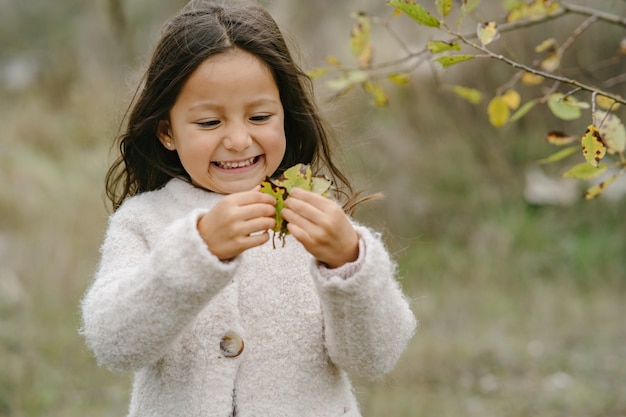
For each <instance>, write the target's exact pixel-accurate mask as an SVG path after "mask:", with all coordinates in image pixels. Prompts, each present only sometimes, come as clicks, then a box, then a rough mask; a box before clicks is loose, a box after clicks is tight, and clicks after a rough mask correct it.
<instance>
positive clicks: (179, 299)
mask: <svg viewBox="0 0 626 417" xmlns="http://www.w3.org/2000/svg"><path fill="white" fill-rule="evenodd" d="M123 209H124V207H122V208H120V210H118V212H116V213H115V214H114V215H113V216H112V217H111V219H110V221H109V226H108V229H107V234H106V236H105V239H104V242H103V245H102V247H101V259H100V264H99V266H98V269H97V271H96V274H95V280H94V282H93V283H92V286H91V288H89V290H88V291H87V293H86V294H85V296H84V298H83V300H82V304H81V308H82V318H83V323H82V328H81V333H82V334H83V336H84V337H85V339H86V343H87V345H88V346H89V348H90V349H91V350H92V351H93V352H94V355H95V357H96V359H97V360H98V362H99V363H100V364H104V365H107V366H108V367H109V368H111V369H113V370H137V369H140V368H142V367H144V366H146V365H147V364H148V363H151V362H153V361H155V360H157V359H158V358H160V357H161V356H162V354H163V352H164V351H165V350H166V349H167V347H168V346H169V344H170V343H171V342H172V341H173V340H174V339H175V338H176V337H177V336H178V334H180V333H181V332H182V330H183V329H184V328H185V326H186V325H188V324H189V323H190V322H191V321H192V320H193V318H194V317H195V316H196V315H197V314H198V312H199V311H200V310H201V309H202V307H203V306H204V305H206V303H207V302H208V301H209V300H210V299H211V297H213V296H214V295H215V294H216V293H218V292H219V291H220V290H221V289H222V288H223V287H225V286H226V285H227V284H228V283H229V282H230V280H231V279H232V276H233V275H234V272H235V269H236V268H237V266H238V260H233V261H231V262H230V263H223V262H220V261H219V259H217V258H216V257H215V256H214V255H212V254H211V253H210V252H209V251H208V249H207V247H206V245H205V244H204V241H203V240H202V239H201V237H200V235H199V234H198V232H197V229H196V224H197V221H198V218H199V216H200V215H202V213H203V211H202V210H196V211H195V212H192V213H190V214H189V215H187V216H186V217H184V218H180V219H178V220H176V221H174V222H173V223H171V224H170V225H169V226H167V227H165V228H164V230H163V231H162V232H160V233H158V234H157V235H156V236H157V237H156V238H150V239H149V238H147V237H146V235H147V233H146V229H147V228H148V224H149V223H147V221H142V219H143V218H142V216H141V215H140V214H138V213H136V212H132V210H125V211H124V210H123Z"/></svg>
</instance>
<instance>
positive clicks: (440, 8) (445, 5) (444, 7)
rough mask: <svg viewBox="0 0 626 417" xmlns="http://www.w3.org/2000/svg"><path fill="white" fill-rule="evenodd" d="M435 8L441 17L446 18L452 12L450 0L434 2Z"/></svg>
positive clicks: (436, 0)
mask: <svg viewBox="0 0 626 417" xmlns="http://www.w3.org/2000/svg"><path fill="white" fill-rule="evenodd" d="M435 7H436V8H437V12H438V13H439V14H440V15H441V16H443V17H446V16H447V15H449V14H450V12H451V11H452V0H435Z"/></svg>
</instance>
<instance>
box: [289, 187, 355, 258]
mask: <svg viewBox="0 0 626 417" xmlns="http://www.w3.org/2000/svg"><path fill="white" fill-rule="evenodd" d="M281 214H282V216H283V218H284V219H285V220H287V221H288V222H289V223H288V224H287V229H289V232H290V233H291V234H292V235H293V236H294V237H295V238H296V239H297V240H298V241H299V242H300V243H302V244H303V245H304V247H305V248H306V250H307V251H309V253H311V255H313V256H314V257H315V258H316V259H317V260H318V261H319V262H323V263H325V264H326V265H328V266H329V267H330V268H337V267H339V266H341V265H343V264H345V263H347V262H352V261H355V260H356V259H357V258H358V256H359V237H358V235H357V233H356V231H355V230H354V228H353V227H352V224H351V223H350V221H349V220H348V217H347V216H346V214H345V213H344V212H343V210H342V208H341V207H340V206H339V205H338V204H337V203H335V202H334V201H332V200H330V199H328V198H325V197H322V196H320V195H317V194H315V193H312V192H309V191H305V190H302V189H300V188H294V189H292V190H291V192H290V193H289V198H287V200H285V208H284V209H283V210H282V211H281Z"/></svg>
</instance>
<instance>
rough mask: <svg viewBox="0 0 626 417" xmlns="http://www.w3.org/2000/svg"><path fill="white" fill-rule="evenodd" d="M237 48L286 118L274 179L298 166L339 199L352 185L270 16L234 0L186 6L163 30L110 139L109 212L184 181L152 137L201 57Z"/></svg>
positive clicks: (173, 159)
mask: <svg viewBox="0 0 626 417" xmlns="http://www.w3.org/2000/svg"><path fill="white" fill-rule="evenodd" d="M232 48H239V49H242V50H245V51H247V52H250V53H252V54H254V55H256V56H257V57H259V58H260V59H261V60H263V61H264V62H265V63H266V64H267V65H268V66H269V67H270V68H271V70H272V72H273V75H274V79H275V81H276V84H277V86H278V90H279V93H280V98H281V101H282V104H283V108H284V113H285V135H286V138H287V146H286V152H285V156H284V158H283V160H282V162H281V164H280V166H279V168H278V170H277V172H276V173H274V175H279V174H280V173H282V172H283V171H284V170H285V169H287V168H289V167H290V166H293V165H295V164H297V163H305V164H311V165H312V168H313V170H314V171H315V172H318V171H321V170H324V171H326V173H327V174H328V175H330V176H331V177H332V179H333V181H334V182H335V184H336V186H337V188H338V189H340V190H341V189H343V190H345V191H344V195H350V194H351V193H352V186H351V184H350V182H349V180H348V179H347V178H346V176H345V175H344V174H343V173H342V171H341V170H340V169H339V168H338V167H337V166H336V165H335V164H334V163H333V161H332V158H331V154H332V149H331V145H330V134H329V129H328V127H327V125H326V123H325V122H324V121H323V120H322V118H321V117H320V115H319V111H318V109H317V107H316V104H315V102H314V99H313V90H312V84H311V80H310V79H309V77H308V76H307V75H306V74H305V73H304V72H303V71H302V70H301V69H300V68H299V66H298V65H297V64H296V63H295V62H294V60H293V59H292V57H291V54H290V52H289V49H288V47H287V45H286V43H285V40H284V38H283V36H282V34H281V32H280V29H279V28H278V26H277V24H276V22H275V21H274V19H273V18H272V17H271V16H270V15H269V13H268V12H267V11H266V10H264V9H263V8H262V7H261V6H259V5H257V4H253V3H239V2H235V1H233V0H228V1H222V2H216V1H192V2H191V3H189V4H188V5H187V6H186V7H185V8H184V9H183V10H182V11H181V13H180V14H178V15H177V16H176V17H174V18H173V19H172V20H171V21H170V22H169V23H168V24H167V25H166V26H165V27H164V29H163V33H162V36H161V39H160V41H159V42H158V44H157V46H156V49H155V50H154V53H153V55H152V58H151V61H150V63H149V66H148V69H147V71H146V73H145V75H144V77H143V82H142V85H140V87H139V88H138V90H137V92H136V95H135V96H136V97H135V99H134V100H133V103H131V106H130V107H129V111H128V113H127V123H126V129H125V131H124V132H123V133H121V134H120V135H119V136H118V137H117V143H118V144H119V151H120V156H119V157H118V158H117V159H116V160H115V161H114V162H113V164H112V165H111V167H110V168H109V170H108V172H107V175H106V193H107V197H108V198H109V200H110V201H111V203H112V205H113V210H116V209H117V208H118V207H119V206H120V205H121V204H122V202H123V201H124V200H125V199H126V198H128V197H131V196H133V195H135V194H138V193H141V192H145V191H151V190H156V189H158V188H160V187H162V186H163V185H165V183H166V182H168V181H169V180H170V179H171V178H180V179H183V180H185V181H189V176H188V174H187V173H186V172H185V170H184V168H183V166H182V164H181V162H180V160H179V158H178V154H177V153H176V152H171V151H168V150H166V149H165V148H164V147H163V146H162V145H161V143H160V142H159V140H158V139H157V127H158V124H159V121H161V120H167V119H168V118H169V112H170V109H171V108H172V106H173V105H174V102H175V101H176V98H177V96H178V94H179V92H180V91H181V89H182V87H183V84H184V83H185V81H186V80H187V79H188V78H189V76H190V75H191V74H192V73H193V72H194V70H195V69H196V68H197V67H198V66H199V65H200V64H201V63H202V62H203V61H205V60H206V59H207V58H209V57H211V56H213V55H215V54H219V53H222V52H224V51H227V50H229V49H232Z"/></svg>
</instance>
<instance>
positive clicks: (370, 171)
mask: <svg viewBox="0 0 626 417" xmlns="http://www.w3.org/2000/svg"><path fill="white" fill-rule="evenodd" d="M577 3H578V4H580V3H581V2H577ZM183 4H184V2H183V1H180V0H179V1H169V2H153V1H148V0H127V1H125V2H119V3H117V2H113V1H109V2H107V1H105V0H101V1H98V2H82V1H79V0H57V1H54V2H49V1H45V0H28V1H21V0H0V45H1V47H0V97H1V100H0V120H1V124H0V126H1V127H2V132H1V133H0V135H1V144H2V150H1V151H0V178H1V179H2V186H0V416H11V417H26V416H33V417H34V416H47V417H55V416H59V417H61V416H63V417H73V416H76V417H78V416H81V417H82V416H87V415H88V416H91V417H100V416H102V417H104V416H124V415H125V413H126V408H127V402H128V394H129V389H130V381H131V375H130V374H124V373H122V374H114V373H111V372H109V371H108V370H106V369H103V368H99V367H98V366H97V365H96V363H95V361H94V360H93V358H92V357H91V355H90V353H89V352H88V351H87V350H86V348H85V346H84V344H83V341H82V339H81V338H80V337H79V335H78V332H77V329H78V327H79V326H80V316H79V302H80V298H81V297H82V294H83V293H84V291H85V290H86V289H87V288H88V286H89V285H90V282H91V279H92V274H93V271H94V269H95V266H96V263H97V260H98V247H99V245H100V243H101V240H102V237H103V234H104V229H105V225H106V219H107V216H108V211H107V206H106V205H105V199H104V194H103V178H104V173H105V170H106V169H107V166H108V164H109V163H110V162H111V161H112V158H113V156H114V154H113V153H112V152H111V143H112V140H113V138H114V136H115V135H116V133H117V130H118V127H119V124H120V122H121V120H122V117H123V114H124V111H125V110H126V108H127V105H128V103H129V100H130V98H131V96H132V93H133V91H134V88H135V86H136V84H137V81H138V79H139V77H140V75H141V72H142V70H143V68H144V65H145V63H146V61H147V59H148V58H149V56H150V53H151V49H152V47H153V45H154V42H155V41H156V39H157V38H158V35H159V31H160V28H161V26H162V25H163V23H164V22H165V20H166V19H168V18H169V17H171V16H172V15H173V14H174V13H175V12H176V11H178V10H179V8H180V7H182V6H183ZM264 4H265V5H266V6H267V7H268V8H269V9H270V11H271V12H272V13H273V15H274V16H275V17H276V19H277V21H278V22H279V24H280V26H281V27H282V28H283V29H284V30H285V32H287V33H288V35H289V37H290V39H292V40H293V42H294V43H296V44H298V45H299V54H298V56H299V59H300V61H301V62H302V65H303V66H304V67H305V68H313V67H317V66H320V65H323V64H324V62H323V61H324V57H325V56H326V55H328V54H333V55H335V56H337V57H339V58H341V59H342V60H345V61H346V62H349V60H350V56H349V47H348V39H349V33H350V27H351V25H352V20H351V19H350V13H351V12H352V11H356V10H364V11H367V12H368V13H370V14H372V15H379V16H389V14H390V12H391V10H389V8H388V7H387V6H386V5H385V2H384V1H382V0H376V1H375V0H359V1H356V0H350V1H342V2H334V1H331V0H320V1H315V2H305V1H289V0H273V1H265V2H264ZM495 4H496V2H495V1H494V5H495ZM497 4H499V2H498V3H497ZM583 4H587V5H591V6H593V7H596V8H601V9H603V10H607V11H610V12H611V13H613V14H616V15H618V16H624V15H626V3H625V2H624V1H618V0H602V1H599V2H598V1H595V2H592V1H588V2H586V3H584V2H583ZM116 5H118V6H121V7H116ZM491 10H492V11H491V12H492V13H494V14H496V12H495V10H497V9H496V8H495V7H494V8H493V9H491ZM495 17H497V16H495ZM583 19H584V17H583V16H572V17H568V18H566V19H563V20H560V21H559V23H558V30H557V29H555V27H556V26H549V25H543V26H539V27H533V28H530V29H524V30H523V31H521V32H519V33H518V35H516V36H513V37H510V38H509V39H508V41H509V42H511V43H510V45H511V49H512V50H513V51H515V53H516V54H518V58H519V59H523V58H524V56H523V53H524V52H523V51H524V50H532V47H533V46H534V45H535V44H537V43H538V42H539V41H540V40H542V39H544V38H546V37H548V36H550V34H552V36H557V37H559V40H560V41H561V42H563V41H564V40H565V39H566V38H567V36H568V33H569V32H571V30H573V28H575V27H576V26H577V25H578V24H580V22H581V21H582V20H583ZM397 25H398V29H397V30H398V33H400V34H402V36H404V37H405V39H406V40H407V43H409V44H411V45H412V44H416V45H419V44H423V42H424V41H425V40H426V38H427V37H428V36H431V35H429V34H427V33H425V32H424V30H422V29H419V28H418V27H417V26H416V25H415V24H414V23H412V22H410V21H409V19H408V18H406V17H400V18H398V19H397ZM555 30H556V32H555ZM374 36H375V45H374V47H375V54H376V55H375V56H376V59H385V58H388V57H393V56H394V54H397V53H398V51H399V49H398V45H397V44H396V43H395V42H394V41H393V39H390V37H389V35H388V34H386V33H384V32H381V31H378V32H377V31H375V32H374ZM624 36H626V31H625V30H624V28H623V27H619V26H615V25H608V24H597V25H595V26H594V27H593V28H592V29H590V30H589V31H588V32H586V33H585V34H584V35H583V36H581V37H580V38H579V39H578V40H577V43H576V47H575V48H574V49H573V50H572V51H571V55H570V56H572V57H573V58H572V62H571V65H573V66H576V65H581V66H583V67H586V68H592V65H591V64H592V63H594V62H601V61H602V62H603V61H604V60H606V59H607V58H608V57H611V56H614V55H615V54H616V48H617V46H618V45H619V41H620V40H621V39H622V38H623V37H624ZM616 45H617V46H616ZM524 48H526V49H524ZM519 54H522V55H521V56H519ZM396 56H399V55H396ZM611 68H612V69H610V71H613V73H614V74H615V75H617V74H620V73H622V74H623V73H626V61H625V60H624V58H623V56H622V58H621V60H618V61H616V62H614V65H613V66H612V67H611ZM511 74H512V73H511V71H510V69H509V68H507V67H506V66H504V65H502V64H499V63H496V62H493V61H486V60H485V61H482V62H478V61H477V62H475V63H474V62H472V63H468V64H467V65H465V64H462V65H460V66H458V69H457V67H455V69H454V71H449V72H448V73H446V75H444V77H447V79H446V80H447V81H448V82H454V83H460V84H464V85H468V86H472V87H475V88H480V89H482V90H483V91H485V92H486V93H487V94H493V93H494V92H495V89H496V88H497V87H498V86H500V85H502V84H503V83H504V82H505V81H506V80H507V79H509V77H510V76H511ZM587 75H588V74H587ZM316 83H317V84H318V87H319V89H318V98H319V99H320V102H321V103H322V105H323V107H324V108H325V109H327V110H328V111H329V114H330V116H331V118H332V121H333V123H335V125H336V126H337V132H338V136H339V138H340V148H339V150H338V155H339V156H340V157H341V158H342V159H343V162H344V165H345V166H346V168H347V170H348V172H349V173H350V174H351V176H352V177H353V178H354V179H355V183H356V184H357V186H359V187H364V188H365V189H366V190H367V191H369V192H378V191H380V192H383V193H384V194H385V196H386V197H385V199H383V200H379V201H375V202H371V203H368V204H367V205H365V206H364V207H362V208H361V209H360V211H359V212H358V213H357V215H358V217H359V219H360V220H362V221H364V222H366V223H368V224H370V225H371V226H373V227H375V228H377V229H379V230H381V231H382V232H383V234H384V237H385V239H386V241H387V242H388V245H389V247H390V249H391V250H392V251H393V253H394V255H395V256H396V258H397V259H398V261H399V270H400V275H401V279H402V285H403V287H404V289H405V291H406V292H407V294H409V296H410V297H411V299H412V301H413V304H412V308H413V310H414V312H415V314H416V316H417V317H418V319H419V320H420V329H419V330H418V332H417V334H416V336H415V338H414V339H413V340H412V342H411V344H410V346H409V348H408V350H407V352H406V353H405V355H404V356H403V358H402V360H401V362H400V364H399V365H398V366H397V368H396V369H395V370H394V371H393V372H392V373H391V374H390V375H388V376H386V377H385V378H381V379H379V380H376V381H365V380H356V381H355V384H356V390H357V395H358V397H359V399H360V401H361V403H362V408H363V413H364V415H365V416H367V417H373V416H395V417H400V416H437V417H447V416H459V415H462V416H481V417H487V416H494V417H495V416H499V417H501V416H528V415H532V416H551V417H553V416H568V417H573V416H581V417H582V416H598V417H599V416H606V417H609V416H610V417H617V416H622V417H623V416H626V325H625V321H624V318H625V317H626V303H624V295H626V277H625V271H626V256H625V255H626V240H625V238H624V237H625V235H626V223H625V222H624V212H625V209H626V201H625V199H624V198H623V197H621V195H620V193H617V192H614V193H610V194H609V193H607V197H605V198H600V199H597V200H593V201H589V202H585V201H583V200H582V199H581V198H579V196H580V195H582V192H583V188H579V186H578V185H576V184H563V183H560V182H557V183H552V182H551V181H552V180H553V179H556V178H558V175H559V173H560V172H561V171H562V168H563V167H562V166H555V167H547V168H546V167H541V169H542V170H545V172H544V171H537V169H538V168H539V166H538V165H537V164H536V163H535V161H536V160H538V159H540V158H543V157H545V156H547V155H548V154H550V153H552V152H553V151H554V149H553V148H552V147H551V146H550V145H548V144H546V143H545V142H544V141H543V137H544V135H545V133H546V132H547V131H548V130H566V131H570V132H571V133H575V132H577V131H581V129H582V131H584V127H585V126H586V125H587V124H589V120H590V119H589V118H588V117H587V118H586V119H585V120H580V121H575V122H567V124H566V123H564V122H560V121H558V120H556V119H555V118H553V117H552V116H550V115H549V114H547V112H546V111H545V110H544V109H540V108H537V109H534V110H533V111H531V113H530V114H529V115H528V116H527V117H526V118H525V119H523V120H522V121H521V122H519V123H517V124H514V125H510V126H506V127H504V128H498V129H497V128H494V127H491V126H490V125H489V123H488V120H487V117H486V113H485V106H486V103H483V104H482V105H479V106H472V105H470V104H468V103H465V102H463V101H462V100H460V99H458V98H457V97H455V96H453V95H451V94H449V93H446V92H443V91H442V90H440V89H438V88H437V85H436V83H435V82H434V81H433V78H432V77H431V75H430V73H429V72H428V71H422V70H421V69H420V70H419V71H416V72H415V73H414V74H413V75H412V83H411V85H410V86H409V87H403V88H400V87H397V86H393V85H391V84H389V85H385V87H386V89H387V92H388V94H389V95H390V98H391V103H390V105H389V106H388V107H386V108H383V109H374V108H373V107H371V106H370V105H369V103H368V101H369V98H368V97H367V96H365V95H364V94H361V93H360V92H358V91H355V92H353V93H350V94H348V95H346V96H345V97H342V98H341V99H340V100H338V101H337V100H336V101H334V102H333V103H327V100H326V97H328V96H329V94H330V93H329V92H328V91H326V90H325V86H324V82H323V80H320V81H319V82H317V81H316ZM613 92H615V93H620V94H622V95H625V91H624V88H623V85H622V87H621V91H620V89H619V88H617V89H614V90H613ZM326 104H328V105H326ZM619 114H620V117H621V118H622V120H625V117H624V112H623V111H622V112H621V113H619ZM529 173H530V174H529ZM528 175H535V177H532V178H535V179H536V178H540V179H541V181H544V182H545V183H546V184H547V185H546V186H548V187H550V186H555V188H548V189H549V190H550V191H549V192H548V194H553V195H557V194H559V193H561V192H563V190H564V189H568V190H569V189H572V190H573V192H574V193H575V195H576V198H574V199H571V198H567V199H565V200H561V199H559V198H556V199H552V200H550V199H548V200H547V201H548V202H550V203H551V204H539V202H538V201H536V200H531V199H529V198H528V195H527V194H525V192H527V191H528V184H527V181H526V178H527V176H528ZM536 183H537V182H536V181H533V184H536ZM569 192H571V191H569ZM525 195H526V197H525ZM563 203H567V204H563Z"/></svg>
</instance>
